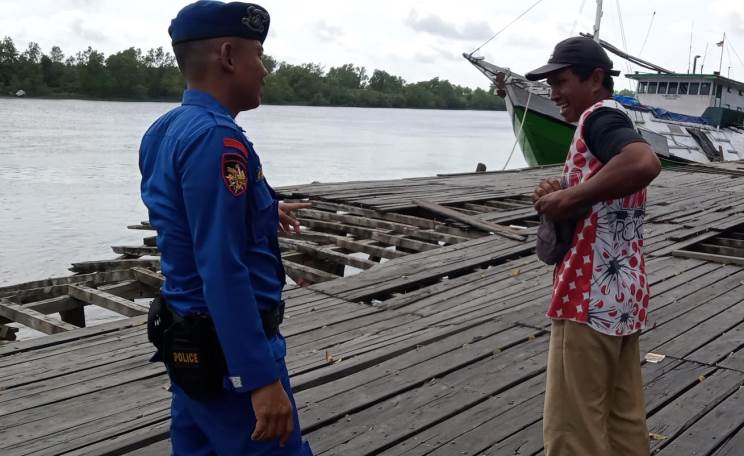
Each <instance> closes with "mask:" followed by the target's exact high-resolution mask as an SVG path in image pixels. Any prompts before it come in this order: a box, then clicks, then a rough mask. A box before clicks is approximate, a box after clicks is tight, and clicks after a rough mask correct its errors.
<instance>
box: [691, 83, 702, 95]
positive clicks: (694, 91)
mask: <svg viewBox="0 0 744 456" xmlns="http://www.w3.org/2000/svg"><path fill="white" fill-rule="evenodd" d="M698 88H700V83H699V82H691V83H690V92H689V93H690V95H697V94H698Z"/></svg>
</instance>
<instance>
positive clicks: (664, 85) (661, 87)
mask: <svg viewBox="0 0 744 456" xmlns="http://www.w3.org/2000/svg"><path fill="white" fill-rule="evenodd" d="M656 93H661V94H664V93H667V83H666V82H660V83H659V88H658V89H657V91H656Z"/></svg>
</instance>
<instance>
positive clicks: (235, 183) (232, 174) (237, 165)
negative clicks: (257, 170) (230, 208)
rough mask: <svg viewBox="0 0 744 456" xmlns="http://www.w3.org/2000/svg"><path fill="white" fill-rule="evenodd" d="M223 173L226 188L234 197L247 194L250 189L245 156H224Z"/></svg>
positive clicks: (227, 153)
mask: <svg viewBox="0 0 744 456" xmlns="http://www.w3.org/2000/svg"><path fill="white" fill-rule="evenodd" d="M221 171H222V180H223V182H224V183H225V187H226V188H227V190H228V191H229V192H230V193H232V195H233V196H240V195H242V194H243V193H245V191H246V189H247V188H248V173H247V172H246V160H245V157H244V156H242V155H239V154H233V153H230V152H226V153H224V154H222V163H221Z"/></svg>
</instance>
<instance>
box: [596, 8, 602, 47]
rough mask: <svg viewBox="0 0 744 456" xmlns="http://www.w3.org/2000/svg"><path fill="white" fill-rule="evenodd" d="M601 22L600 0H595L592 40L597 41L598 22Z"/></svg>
mask: <svg viewBox="0 0 744 456" xmlns="http://www.w3.org/2000/svg"><path fill="white" fill-rule="evenodd" d="M601 22H602V0H597V15H596V17H595V18H594V41H596V42H597V43H599V24H600V23H601Z"/></svg>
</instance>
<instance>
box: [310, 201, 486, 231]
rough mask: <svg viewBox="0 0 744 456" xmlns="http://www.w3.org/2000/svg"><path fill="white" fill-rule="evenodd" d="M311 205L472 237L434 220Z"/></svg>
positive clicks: (345, 206) (335, 205)
mask: <svg viewBox="0 0 744 456" xmlns="http://www.w3.org/2000/svg"><path fill="white" fill-rule="evenodd" d="M312 203H313V208H317V209H324V210H328V211H334V212H335V211H340V212H348V213H349V214H353V215H361V216H363V217H369V218H376V219H380V220H388V221H390V222H397V223H403V224H406V225H411V226H415V227H418V228H425V229H430V230H431V229H433V230H434V231H438V232H440V233H446V234H451V235H454V236H460V237H463V238H466V239H472V238H473V237H474V236H473V233H472V232H469V231H464V230H461V229H459V228H454V227H451V226H448V225H446V224H444V223H442V222H438V221H436V220H432V219H428V218H424V217H416V216H413V215H405V214H398V213H396V212H384V211H377V210H374V209H366V208H361V207H357V206H351V205H348V204H339V203H330V202H327V201H312Z"/></svg>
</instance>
